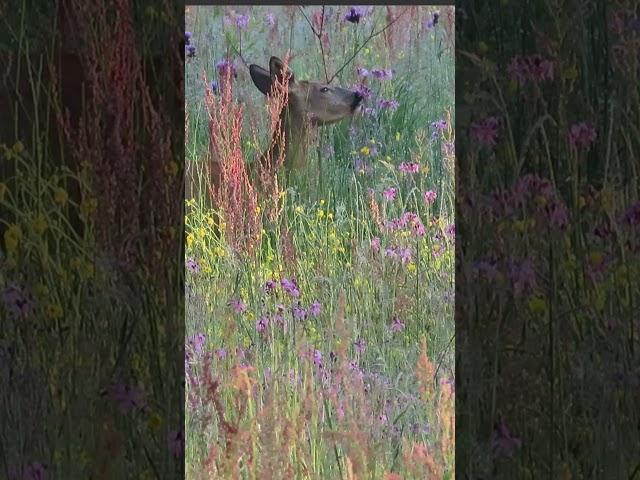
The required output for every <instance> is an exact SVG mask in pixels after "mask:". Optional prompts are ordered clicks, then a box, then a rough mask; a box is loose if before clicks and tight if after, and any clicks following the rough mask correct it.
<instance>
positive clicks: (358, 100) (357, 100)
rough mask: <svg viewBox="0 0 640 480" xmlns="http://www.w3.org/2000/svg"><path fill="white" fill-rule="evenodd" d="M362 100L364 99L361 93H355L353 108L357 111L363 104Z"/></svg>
mask: <svg viewBox="0 0 640 480" xmlns="http://www.w3.org/2000/svg"><path fill="white" fill-rule="evenodd" d="M362 100H364V97H363V96H362V95H361V94H360V92H354V94H353V103H352V104H351V107H352V108H353V109H354V110H355V109H356V108H357V107H359V106H360V104H361V103H362Z"/></svg>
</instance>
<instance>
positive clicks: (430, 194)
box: [422, 190, 438, 205]
mask: <svg viewBox="0 0 640 480" xmlns="http://www.w3.org/2000/svg"><path fill="white" fill-rule="evenodd" d="M422 197H423V198H424V203H426V204H427V205H430V204H432V203H433V202H435V201H436V198H438V194H437V193H436V192H434V191H433V190H427V191H426V192H424V194H423V195H422Z"/></svg>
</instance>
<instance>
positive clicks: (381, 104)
mask: <svg viewBox="0 0 640 480" xmlns="http://www.w3.org/2000/svg"><path fill="white" fill-rule="evenodd" d="M399 106H400V103H398V101H397V100H386V99H384V98H381V99H380V100H378V108H383V109H387V110H396V109H397V108H398V107H399Z"/></svg>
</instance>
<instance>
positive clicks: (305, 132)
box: [249, 57, 364, 170]
mask: <svg viewBox="0 0 640 480" xmlns="http://www.w3.org/2000/svg"><path fill="white" fill-rule="evenodd" d="M249 73H250V74H251V79H252V80H253V83H254V84H255V86H256V87H257V88H258V90H260V91H261V92H262V93H263V94H265V95H272V94H274V93H275V88H276V85H278V84H280V85H282V84H283V83H285V82H284V81H283V80H284V79H283V77H284V73H285V65H284V63H283V62H282V60H280V59H279V58H278V57H271V59H270V60H269V71H267V70H265V69H264V68H262V67H259V66H258V65H251V66H250V67H249ZM286 74H287V77H288V80H289V81H288V101H287V104H286V105H285V106H284V108H283V109H282V112H281V113H280V120H281V128H282V133H283V135H279V134H278V133H279V132H277V131H276V132H274V134H273V140H272V143H271V148H269V149H268V150H267V151H266V152H265V153H264V154H263V155H262V157H261V162H264V161H265V159H267V158H269V159H275V158H278V156H279V154H280V153H282V147H283V145H282V144H283V143H284V166H285V169H286V170H301V169H302V168H303V167H304V166H305V162H306V153H307V147H308V146H309V142H310V134H311V133H312V132H313V129H314V127H318V126H323V125H329V124H332V123H336V122H339V121H340V120H342V119H344V118H347V117H350V116H353V115H354V114H356V113H358V112H359V109H360V105H361V103H362V100H363V98H364V97H363V96H362V95H360V93H358V92H354V91H351V90H347V89H345V88H340V87H333V86H331V85H329V84H325V83H321V82H313V81H296V80H295V78H294V75H293V73H292V72H291V71H290V70H289V69H288V68H287V69H286ZM283 137H284V138H283Z"/></svg>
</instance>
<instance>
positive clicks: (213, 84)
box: [209, 80, 220, 95]
mask: <svg viewBox="0 0 640 480" xmlns="http://www.w3.org/2000/svg"><path fill="white" fill-rule="evenodd" d="M209 88H210V89H211V92H213V94H214V95H215V94H217V93H219V92H220V85H218V82H216V81H215V80H214V81H213V82H211V83H210V84H209Z"/></svg>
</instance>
